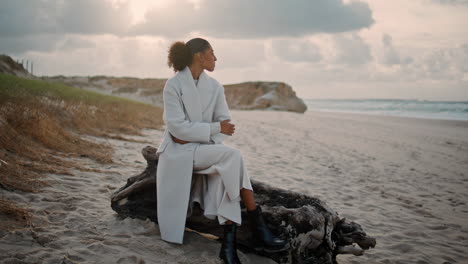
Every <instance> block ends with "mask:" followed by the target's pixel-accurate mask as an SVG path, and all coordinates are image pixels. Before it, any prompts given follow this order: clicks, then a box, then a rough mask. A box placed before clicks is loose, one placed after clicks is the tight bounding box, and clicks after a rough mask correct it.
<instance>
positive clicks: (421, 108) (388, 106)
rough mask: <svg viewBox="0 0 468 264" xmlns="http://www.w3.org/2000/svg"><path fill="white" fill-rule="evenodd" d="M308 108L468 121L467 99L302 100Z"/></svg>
mask: <svg viewBox="0 0 468 264" xmlns="http://www.w3.org/2000/svg"><path fill="white" fill-rule="evenodd" d="M304 102H305V103H306V104H307V107H308V110H312V111H324V112H346V113H360V114H373V115H389V116H402V117H417V118H431V119H447V120H468V102H462V101H458V102H449V101H426V100H403V99H305V100H304Z"/></svg>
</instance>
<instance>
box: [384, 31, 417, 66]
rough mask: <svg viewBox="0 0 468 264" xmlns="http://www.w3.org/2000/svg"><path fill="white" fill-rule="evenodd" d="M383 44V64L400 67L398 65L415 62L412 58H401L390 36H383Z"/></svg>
mask: <svg viewBox="0 0 468 264" xmlns="http://www.w3.org/2000/svg"><path fill="white" fill-rule="evenodd" d="M382 43H383V45H384V54H383V61H382V63H383V64H386V65H398V64H409V63H411V62H412V61H413V59H412V58H410V57H406V58H401V56H400V54H399V53H398V51H397V50H396V49H395V47H394V46H393V40H392V37H391V36H390V35H388V34H384V35H383V36H382Z"/></svg>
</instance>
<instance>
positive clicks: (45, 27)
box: [0, 0, 130, 54]
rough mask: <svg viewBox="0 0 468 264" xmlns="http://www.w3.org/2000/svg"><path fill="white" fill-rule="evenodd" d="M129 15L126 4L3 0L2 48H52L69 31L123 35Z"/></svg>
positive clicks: (0, 19) (89, 0)
mask: <svg viewBox="0 0 468 264" xmlns="http://www.w3.org/2000/svg"><path fill="white" fill-rule="evenodd" d="M129 14H130V13H129V11H128V8H126V5H122V6H120V7H115V6H113V5H112V4H111V3H110V2H108V1H94V0H79V1H60V0H34V1H27V0H3V1H1V3H0V51H3V52H7V53H14V54H18V53H22V52H25V51H29V50H32V51H50V50H53V49H55V48H57V46H60V45H61V44H60V41H63V40H64V38H65V35H67V34H102V33H110V34H123V32H125V31H126V30H127V28H128V26H129V25H127V23H128V21H129ZM65 40H66V39H65ZM77 44H78V43H74V44H73V45H68V46H67V47H66V48H71V47H78V45H77ZM82 44H84V43H83V42H82ZM88 44H89V43H88Z"/></svg>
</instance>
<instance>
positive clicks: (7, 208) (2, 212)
mask: <svg viewBox="0 0 468 264" xmlns="http://www.w3.org/2000/svg"><path fill="white" fill-rule="evenodd" d="M31 218H32V217H31V214H30V213H29V212H28V211H27V210H26V209H24V208H20V207H18V206H16V205H15V204H13V203H12V202H11V201H9V200H6V199H3V198H0V230H11V229H15V228H18V227H24V226H27V225H29V224H30V222H31Z"/></svg>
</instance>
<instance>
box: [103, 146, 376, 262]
mask: <svg viewBox="0 0 468 264" xmlns="http://www.w3.org/2000/svg"><path fill="white" fill-rule="evenodd" d="M142 154H143V156H144V157H145V159H146V160H147V162H148V166H147V167H146V169H145V170H144V171H143V172H142V173H141V174H139V175H136V176H133V177H130V178H129V179H128V180H127V184H126V185H125V186H123V187H122V188H120V189H119V190H117V191H116V192H115V193H114V194H113V195H112V197H111V206H112V209H114V210H115V211H116V212H117V213H118V214H119V215H120V216H122V217H132V218H140V219H146V218H149V219H151V220H152V221H154V222H157V212H156V168H157V165H158V159H157V156H156V148H154V147H150V146H147V147H145V148H143V150H142ZM252 187H253V189H254V192H255V199H256V201H257V203H258V204H259V205H261V207H262V210H263V213H264V215H265V219H266V221H267V222H268V225H269V226H270V228H271V229H272V231H273V232H274V233H275V234H276V235H279V236H280V237H282V238H286V239H288V240H289V248H288V249H287V250H285V251H282V252H276V253H271V252H263V251H256V250H255V249H254V248H253V247H250V246H249V245H250V244H249V236H250V232H249V228H248V221H247V215H246V214H245V212H242V220H243V223H247V224H243V225H242V226H241V227H240V228H239V229H238V233H237V240H238V244H239V248H240V250H243V251H247V252H254V253H256V254H259V255H263V256H266V257H269V258H271V259H273V260H275V261H276V262H278V263H317V264H318V263H320V264H325V263H326V264H328V263H330V264H334V263H337V261H336V256H337V255H338V254H354V255H356V256H359V255H362V254H363V253H364V250H367V249H369V248H373V247H375V244H376V240H375V239H374V238H372V237H368V236H367V235H366V233H365V232H364V231H363V229H362V228H361V226H360V225H359V224H357V223H354V222H348V221H346V219H344V218H340V217H339V216H338V213H336V212H335V211H333V210H332V209H331V208H329V207H328V206H327V205H326V204H325V203H324V202H322V201H320V200H319V199H317V198H313V197H309V196H306V195H304V194H300V193H296V192H291V191H287V190H282V189H278V188H274V187H271V186H268V185H266V184H263V183H260V182H257V181H252ZM243 211H244V210H243ZM186 226H187V227H188V228H190V229H192V230H195V231H198V232H201V233H207V234H212V235H215V236H218V237H222V232H223V229H222V227H221V226H220V225H219V224H218V222H217V221H216V220H215V221H213V220H209V219H207V218H205V217H203V212H202V210H201V209H200V208H195V209H194V210H193V213H192V215H191V216H190V217H189V218H187V223H186ZM355 244H357V245H358V246H359V247H356V246H355Z"/></svg>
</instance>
